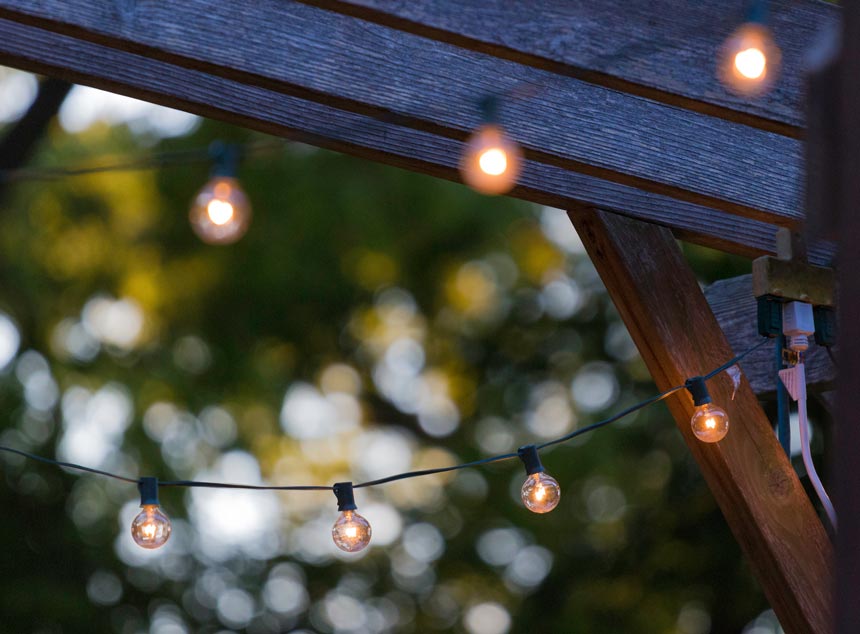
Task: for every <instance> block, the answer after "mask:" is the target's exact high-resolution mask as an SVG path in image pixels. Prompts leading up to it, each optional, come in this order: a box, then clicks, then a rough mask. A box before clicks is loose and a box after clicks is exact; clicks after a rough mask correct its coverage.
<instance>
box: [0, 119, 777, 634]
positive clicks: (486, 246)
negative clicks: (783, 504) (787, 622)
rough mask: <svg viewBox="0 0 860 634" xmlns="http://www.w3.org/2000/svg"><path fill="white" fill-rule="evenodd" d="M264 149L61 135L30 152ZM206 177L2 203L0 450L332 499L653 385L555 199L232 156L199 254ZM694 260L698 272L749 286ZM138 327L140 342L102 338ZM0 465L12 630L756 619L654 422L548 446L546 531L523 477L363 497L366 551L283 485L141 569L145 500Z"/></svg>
mask: <svg viewBox="0 0 860 634" xmlns="http://www.w3.org/2000/svg"><path fill="white" fill-rule="evenodd" d="M256 138H259V136H258V135H255V134H253V133H250V132H247V131H243V130H236V129H230V128H227V127H225V126H223V125H221V124H217V123H214V122H204V123H203V124H202V125H200V126H199V127H198V128H197V129H196V130H195V131H194V132H193V133H191V134H189V135H187V136H185V137H182V138H176V139H168V140H159V139H152V138H147V137H145V136H141V135H140V134H135V133H133V132H132V131H131V130H130V129H129V128H128V127H126V126H115V127H109V126H105V125H97V126H94V127H91V128H90V129H89V130H87V131H86V132H84V133H80V134H75V135H73V134H68V133H66V132H63V131H62V130H61V129H60V128H59V127H58V126H57V127H55V128H54V129H52V131H51V134H50V137H49V139H47V142H46V143H45V146H44V147H43V148H42V150H41V151H40V152H39V153H38V155H37V156H36V157H35V159H34V164H35V165H41V166H54V165H69V164H75V163H79V162H85V161H89V160H93V159H100V160H101V159H102V158H103V157H107V156H118V157H127V156H138V155H142V154H145V153H147V152H151V151H160V150H167V149H182V148H189V147H201V146H206V145H207V144H208V143H210V142H211V141H213V140H215V139H227V140H231V141H247V140H252V139H256ZM207 171H208V166H207V165H205V164H198V165H182V166H175V167H171V168H165V169H161V170H158V171H139V172H123V173H111V174H96V175H89V176H80V177H75V178H67V179H62V180H55V181H50V182H22V183H19V184H17V185H15V186H14V187H13V188H11V189H10V190H9V192H8V194H7V196H6V199H5V201H4V203H3V208H2V210H0V222H2V231H0V260H2V262H0V310H2V311H3V312H4V313H6V314H8V315H9V316H11V317H12V318H13V319H14V320H15V322H16V323H17V325H18V327H19V330H20V334H21V339H22V341H21V345H20V349H19V351H18V354H17V357H16V359H14V360H12V361H11V362H10V363H9V364H8V365H7V366H6V368H5V369H4V370H3V371H2V373H0V404H2V410H0V411H2V417H0V429H2V436H0V438H1V439H2V443H3V444H7V445H14V446H18V447H22V448H26V449H29V450H31V451H34V452H37V453H40V454H43V455H49V456H54V455H58V452H59V454H60V455H62V456H64V457H69V456H71V457H80V456H84V457H88V456H89V457H91V458H92V459H96V460H98V461H99V463H98V465H93V466H103V467H104V468H109V469H115V470H119V471H122V472H124V473H128V474H130V475H133V476H137V475H150V474H152V475H157V476H159V477H161V478H162V479H172V478H190V477H197V476H200V475H201V474H204V475H205V474H209V475H210V476H211V477H216V476H213V475H212V474H216V475H217V474H219V473H220V474H221V475H222V476H226V477H231V478H232V479H233V480H240V481H247V480H246V477H251V476H253V473H251V476H247V474H248V473H249V472H248V470H247V469H245V470H244V471H243V470H242V469H239V470H238V471H236V470H234V471H231V470H230V468H229V465H230V464H234V463H236V461H238V463H241V464H243V465H247V464H248V458H249V456H253V457H254V458H255V459H256V461H257V462H256V463H255V462H254V461H253V460H251V462H252V463H253V464H257V463H258V464H259V469H260V472H261V477H262V478H263V479H264V480H266V481H269V482H272V483H280V484H287V483H289V484H302V483H331V482H334V481H336V480H338V479H346V478H350V477H351V478H354V479H356V480H359V479H362V478H364V477H368V476H370V475H374V476H375V475H380V474H381V472H391V469H393V468H396V467H398V466H400V467H401V468H403V467H405V468H420V467H426V466H432V465H437V464H448V463H450V462H454V461H465V460H470V459H476V458H479V457H481V456H483V455H487V454H488V453H496V452H502V451H510V450H513V449H515V448H516V447H517V446H518V445H519V444H522V443H525V442H527V441H529V440H530V439H535V438H537V439H541V438H546V437H552V436H557V435H561V434H562V433H565V432H566V431H568V430H570V429H572V428H573V427H574V426H577V425H580V426H581V425H585V424H588V423H589V422H592V421H594V420H597V419H599V418H600V417H602V416H604V415H607V414H610V413H612V412H613V411H616V410H618V409H620V408H621V407H623V406H625V405H628V404H630V403H632V402H635V401H637V400H639V399H641V398H643V397H646V396H648V395H650V394H652V393H653V392H654V391H655V388H654V386H653V384H652V383H651V381H650V379H649V377H648V374H647V372H646V370H645V369H644V367H643V364H642V363H641V361H640V359H639V357H638V356H637V355H636V353H635V349H633V348H632V344H631V342H630V340H629V338H628V336H627V334H626V332H625V330H624V328H623V326H622V325H621V323H620V321H619V318H618V316H617V314H616V313H615V311H614V309H613V308H612V306H611V303H610V302H609V300H608V298H607V296H606V294H605V291H604V289H603V287H602V285H601V283H600V281H599V279H598V278H597V276H596V274H595V271H594V269H593V268H592V266H591V264H590V262H589V261H588V258H587V257H586V256H585V255H584V254H583V253H582V250H581V248H580V247H578V246H577V244H576V240H575V236H573V234H572V232H571V230H570V229H569V227H567V226H566V225H565V224H564V218H563V216H559V214H560V212H553V211H551V210H540V209H535V208H534V207H532V206H530V205H527V204H524V203H522V202H519V201H515V200H511V199H506V198H486V197H482V196H479V195H477V194H475V193H473V192H470V191H469V190H467V189H466V188H464V187H462V186H460V185H456V184H452V183H448V182H443V181H439V180H434V179H431V178H426V177H422V176H418V175H414V174H410V173H406V172H403V171H399V170H396V169H392V168H388V167H384V166H380V165H375V164H371V163H366V162H362V161H358V160H355V159H352V158H348V157H345V156H340V155H336V154H332V153H329V152H324V151H318V150H315V149H313V148H308V147H305V146H301V145H296V144H289V145H285V146H284V149H283V150H278V151H272V152H268V153H266V154H265V155H263V156H257V157H252V158H251V159H249V160H247V161H246V162H245V163H244V164H243V166H242V167H241V171H240V178H241V182H242V183H243V186H244V188H245V189H246V191H247V192H248V193H249V195H250V198H251V200H252V202H253V205H254V218H253V222H252V225H251V229H250V231H249V232H248V234H247V235H246V236H245V237H244V239H242V240H241V241H240V242H239V243H237V244H235V245H233V246H228V247H212V246H207V245H204V244H202V243H201V242H199V241H198V240H197V239H196V237H195V236H194V234H193V233H192V231H191V229H190V227H189V225H188V222H187V212H188V206H189V202H190V201H191V199H192V197H193V195H194V193H195V191H196V190H197V189H198V188H199V187H200V186H202V184H203V183H204V182H205V181H206V179H207ZM560 219H561V220H560ZM689 255H690V257H691V259H692V261H693V262H694V265H695V266H696V267H697V270H698V271H699V272H700V274H701V275H702V278H703V280H708V279H712V278H716V277H727V276H730V275H734V274H737V273H740V272H744V271H745V270H746V268H747V267H748V263H747V262H742V261H738V260H733V259H731V258H728V257H726V256H723V255H721V254H716V253H714V252H710V251H705V250H702V249H690V251H689ZM120 300H122V301H120ZM129 307H131V308H129ZM139 316H142V317H143V321H142V322H141V323H139V324H137V325H138V326H140V327H139V328H138V329H137V331H135V333H134V337H133V339H134V340H133V341H127V340H123V339H122V338H121V337H119V338H117V337H118V336H113V339H112V338H111V335H110V333H108V334H105V333H104V332H101V333H100V332H99V331H98V327H100V326H99V324H101V327H103V328H108V329H109V328H111V327H114V326H117V323H118V324H119V326H120V327H125V326H128V323H132V325H134V323H135V319H136V318H138V317H139ZM111 320H113V321H111ZM114 322H117V323H114ZM93 324H95V326H94V325H93ZM703 370H705V368H703ZM99 403H102V405H99ZM104 403H107V404H108V405H104ZM103 405H104V406H103ZM126 406H127V409H128V411H127V412H125V410H124V409H123V407H126ZM105 412H107V413H105ZM123 417H125V419H126V423H127V425H126V423H123V424H118V423H117V422H116V421H117V420H119V419H122V418H123ZM99 448H102V450H101V451H100V450H99ZM0 460H2V465H3V469H2V473H3V485H2V486H0V502H2V507H0V508H2V518H3V520H2V522H0V540H2V543H3V544H4V545H5V549H4V554H3V556H2V557H0V632H9V633H13V634H21V633H26V632H40V633H41V632H123V633H126V632H128V633H132V632H146V631H151V632H162V633H165V634H167V633H173V632H220V631H248V632H289V631H293V630H298V631H320V632H387V631H390V632H432V631H450V632H474V633H476V634H493V633H494V632H498V633H501V632H504V631H511V632H559V633H570V632H591V633H596V632H601V633H609V632H625V633H643V634H662V633H666V634H669V633H677V634H705V633H707V632H713V633H715V634H721V633H730V632H732V633H734V632H739V631H741V630H742V629H743V628H744V627H745V626H746V625H747V624H748V623H750V622H752V621H753V620H754V619H755V618H756V617H757V616H758V615H759V614H760V613H761V612H762V611H763V610H765V609H766V604H765V601H764V599H763V597H762V595H761V592H760V590H759V588H758V587H757V585H756V583H755V581H754V580H753V579H752V577H751V574H750V572H749V571H748V568H747V566H746V565H745V563H744V562H743V560H742V557H741V555H740V552H739V549H738V547H737V545H736V544H735V542H734V541H733V539H732V537H731V535H730V533H729V531H728V529H727V527H726V526H725V523H724V522H723V520H722V517H721V515H720V513H719V511H718V510H717V509H716V507H715V505H714V502H713V500H712V498H711V496H710V494H709V492H708V491H707V488H706V487H705V485H704V483H703V482H702V480H701V478H700V476H699V474H698V471H697V468H696V466H695V464H694V463H693V462H692V461H691V459H690V457H689V455H688V452H687V451H686V449H685V447H684V445H683V442H682V441H681V439H680V436H679V434H678V433H677V431H676V430H675V427H674V423H673V421H672V419H671V417H670V416H669V414H668V412H667V410H666V409H665V407H664V406H663V405H658V406H655V407H652V408H650V409H647V410H645V411H643V412H641V413H640V414H638V415H636V416H632V417H630V418H629V419H628V420H625V421H622V422H620V423H618V424H616V425H614V426H611V427H609V428H607V429H604V430H601V431H599V432H597V433H594V434H593V435H591V436H589V437H586V438H583V439H581V440H580V441H579V442H575V443H571V444H570V445H568V446H563V447H559V448H557V449H555V450H553V451H551V452H547V453H546V455H545V456H544V463H545V464H546V466H547V469H548V470H549V472H550V473H552V474H553V475H554V476H555V477H556V478H557V479H558V480H559V481H560V482H561V485H562V491H563V496H562V502H561V504H560V506H559V508H558V509H556V510H555V511H554V512H553V513H551V514H548V515H546V516H537V515H532V514H530V513H528V512H527V511H525V510H524V509H523V507H522V505H521V504H520V503H519V501H518V499H517V497H518V487H519V485H520V483H521V482H522V480H523V478H524V474H523V473H522V469H521V467H520V465H519V464H515V463H514V462H506V463H502V464H499V465H494V466H493V467H490V468H486V469H482V470H476V471H470V472H463V473H461V474H459V475H457V476H451V477H446V478H438V479H433V478H428V479H426V480H425V479H422V480H416V481H410V482H406V483H398V484H392V485H386V486H383V487H379V488H377V489H375V490H372V491H361V492H360V493H359V494H358V503H359V508H360V510H364V509H365V508H367V509H368V512H367V513H366V515H367V516H368V517H369V519H370V520H371V522H374V517H376V518H377V519H376V521H375V524H374V528H375V531H376V535H377V538H376V539H377V541H376V542H374V546H373V547H372V548H371V549H369V551H368V552H367V554H366V556H363V557H359V558H357V559H355V560H344V559H342V558H339V557H338V556H336V555H335V554H334V553H333V552H332V548H333V547H331V546H330V537H329V534H328V530H329V526H330V524H331V523H333V522H334V519H335V517H336V510H335V505H334V497H333V496H331V495H325V494H317V493H310V494H307V493H290V494H284V495H282V496H271V497H273V498H274V500H275V502H276V506H275V511H274V515H272V514H271V512H270V515H267V516H266V518H267V519H266V520H265V522H264V524H265V526H258V525H257V524H259V522H258V523H257V524H254V522H252V521H251V520H250V519H249V520H248V523H249V525H250V524H253V525H254V526H256V528H254V529H253V530H251V529H247V530H246V529H245V527H244V526H243V524H242V521H243V514H245V513H247V514H248V517H250V516H251V515H252V514H253V513H254V512H258V511H260V508H262V507H264V506H266V505H268V504H269V502H268V501H269V500H270V499H271V498H270V497H269V496H267V495H266V494H256V493H252V494H247V495H245V497H242V496H241V495H240V494H233V493H228V494H226V495H221V496H219V497H217V498H204V497H203V496H201V497H195V495H196V494H195V493H191V492H188V491H177V490H166V491H164V493H163V500H162V502H163V506H164V508H165V510H166V511H167V513H168V514H169V515H170V516H171V517H172V518H173V520H174V531H175V532H174V537H173V538H172V539H171V543H170V544H169V545H168V547H166V548H165V549H164V552H163V553H156V554H154V555H152V556H151V557H150V556H146V557H143V556H142V555H140V554H139V553H134V554H132V555H129V554H128V552H130V551H129V548H133V547H129V546H128V543H129V542H130V538H129V536H128V524H129V519H130V515H129V514H130V513H131V514H133V513H134V512H135V507H136V504H137V499H136V498H135V496H136V491H135V490H134V487H133V486H129V485H126V484H123V483H119V482H113V481H108V480H103V479H99V478H96V477H93V476H88V475H78V474H71V473H64V472H62V471H61V470H59V469H56V468H51V467H48V466H44V465H40V464H36V463H31V462H23V461H21V460H19V459H17V458H15V457H13V456H7V455H3V456H0ZM231 460H232V462H231ZM401 463H402V464H401ZM219 469H220V471H219ZM251 472H253V469H251ZM248 495H250V496H255V495H259V497H257V498H254V497H251V498H250V499H251V500H252V501H251V502H250V503H249V504H250V506H248V504H245V503H240V500H248V499H249V498H248V497H247V496H248ZM232 499H236V500H237V502H236V504H237V505H238V506H237V507H234V506H232V505H231V500H232ZM207 500H208V501H207ZM254 500H259V502H255V501H254ZM243 504H245V505H244V506H243ZM207 505H208V506H207ZM257 505H259V508H256V506H257ZM213 508H214V511H213V510H212V509H213ZM267 508H268V507H267ZM191 509H198V511H199V512H194V513H193V512H192V511H191ZM207 509H209V510H208V511H207ZM374 509H376V515H374V514H372V513H371V511H372V510H374ZM212 512H215V514H216V515H218V518H215V519H212ZM207 513H208V514H207ZM219 518H220V519H219ZM222 520H223V521H224V522H225V523H224V526H225V527H226V528H224V531H226V533H229V534H228V535H227V536H226V537H225V538H224V542H223V544H222V547H221V548H220V550H218V549H215V550H213V549H212V548H211V547H210V546H209V545H207V543H204V542H206V540H207V539H211V540H215V539H216V538H217V537H218V531H219V530H220V528H219V526H220V524H219V522H220V521H222ZM231 522H232V523H231ZM389 524H390V525H389ZM227 529H229V531H228V530H227ZM230 531H232V533H230ZM243 531H245V532H243ZM255 531H256V532H255ZM226 533H225V534H226ZM273 535H274V537H273ZM243 539H244V540H246V541H247V542H248V543H247V544H244V545H243V543H242V540H243ZM231 540H232V541H231ZM267 540H268V541H267ZM272 540H274V541H272ZM380 541H381V542H382V543H380ZM213 543H214V542H213ZM144 554H145V555H148V554H146V553H144ZM506 615H509V618H510V622H509V623H508V621H507V616H506ZM759 622H761V619H759ZM762 627H764V626H762ZM768 631H770V630H768V629H762V630H756V632H757V633H760V632H762V633H763V632H768ZM774 631H775V630H774Z"/></svg>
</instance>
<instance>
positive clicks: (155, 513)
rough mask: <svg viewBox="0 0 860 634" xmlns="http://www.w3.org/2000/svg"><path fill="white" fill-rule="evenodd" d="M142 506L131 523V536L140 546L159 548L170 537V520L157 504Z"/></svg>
mask: <svg viewBox="0 0 860 634" xmlns="http://www.w3.org/2000/svg"><path fill="white" fill-rule="evenodd" d="M142 508H143V510H142V511H141V512H140V513H138V515H137V517H135V518H134V520H133V521H132V523H131V537H132V539H134V541H135V543H136V544H137V545H138V546H140V547H142V548H147V549H150V550H151V549H154V548H161V547H162V546H164V544H165V543H166V542H167V540H168V539H169V538H170V531H171V526H170V520H169V519H168V517H167V515H165V514H164V512H163V511H162V510H161V508H160V507H159V506H158V505H157V504H145V505H144V506H143V507H142Z"/></svg>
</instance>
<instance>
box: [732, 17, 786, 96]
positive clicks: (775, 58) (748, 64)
mask: <svg viewBox="0 0 860 634" xmlns="http://www.w3.org/2000/svg"><path fill="white" fill-rule="evenodd" d="M720 57H721V59H720V79H721V80H722V81H723V83H724V84H725V85H726V87H728V88H729V89H730V90H732V91H733V92H735V93H738V94H739V95H744V96H755V95H760V94H762V93H764V92H766V91H767V90H768V89H769V88H770V87H771V86H772V85H773V82H774V80H775V79H776V76H777V74H778V72H779V65H780V59H781V57H782V55H781V53H780V50H779V47H777V45H776V43H775V42H774V40H773V36H772V35H771V32H770V29H768V28H767V27H766V26H764V25H763V24H758V23H756V22H748V23H746V24H743V25H741V27H740V28H738V30H737V31H735V32H734V33H732V34H731V35H730V36H729V38H728V39H727V40H726V41H725V43H724V44H723V49H722V52H721V54H720Z"/></svg>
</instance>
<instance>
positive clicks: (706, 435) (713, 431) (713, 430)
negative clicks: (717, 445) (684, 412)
mask: <svg viewBox="0 0 860 634" xmlns="http://www.w3.org/2000/svg"><path fill="white" fill-rule="evenodd" d="M690 425H691V426H692V428H693V433H694V434H695V435H696V438H698V439H699V440H701V441H702V442H708V443H712V442H719V441H721V440H722V439H723V438H725V437H726V434H727V433H729V416H728V414H726V412H725V410H723V409H722V408H721V407H717V406H716V405H714V404H713V403H707V404H705V405H699V406H698V407H697V408H696V411H695V413H694V414H693V417H692V418H691V419H690Z"/></svg>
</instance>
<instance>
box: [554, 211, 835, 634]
mask: <svg viewBox="0 0 860 634" xmlns="http://www.w3.org/2000/svg"><path fill="white" fill-rule="evenodd" d="M570 217H571V220H572V221H573V224H574V226H575V227H576V229H577V231H578V233H579V236H580V238H581V239H582V242H583V244H584V245H585V248H586V251H587V252H588V254H589V255H590V256H591V260H592V262H594V265H595V267H596V268H597V271H598V272H599V273H600V276H601V278H602V279H603V282H604V283H605V284H606V288H607V290H608V291H609V294H610V296H611V297H612V299H613V301H614V302H615V305H616V307H617V308H618V311H619V313H620V314H621V317H622V318H623V319H624V322H625V324H626V325H627V329H628V330H629V331H630V334H631V336H632V337H633V340H634V341H635V342H636V345H637V346H638V348H639V352H640V353H641V355H642V358H643V360H644V361H645V363H646V365H647V366H648V368H649V370H650V372H651V375H652V376H653V378H654V381H655V383H656V384H657V388H658V389H660V390H665V389H668V388H670V387H672V386H675V385H679V384H682V383H683V382H684V380H685V379H686V378H687V377H690V376H694V375H698V374H702V373H703V372H705V371H707V370H709V369H710V368H713V367H716V366H718V365H720V364H721V363H723V362H724V361H726V359H729V358H731V357H732V355H733V351H732V349H731V347H730V346H729V343H728V341H726V338H725V336H723V333H722V331H721V330H720V326H719V324H718V323H717V320H716V319H715V318H714V315H713V313H712V312H711V310H710V308H709V307H708V304H707V301H706V300H705V297H704V295H703V294H702V292H701V291H700V290H699V286H698V283H697V282H696V278H695V276H694V275H693V272H692V270H691V269H690V267H689V266H688V265H687V263H686V262H685V260H684V258H683V255H682V254H681V252H680V249H679V248H678V246H677V244H676V243H675V241H674V240H673V239H672V236H671V234H670V233H669V232H668V231H666V230H665V229H661V228H659V227H655V226H653V225H647V224H644V223H641V222H638V221H634V220H630V219H626V218H622V217H619V216H616V215H613V214H608V213H606V212H601V211H592V210H583V209H579V210H573V211H571V212H570ZM708 387H709V389H710V392H711V395H712V396H713V398H714V401H715V402H717V403H719V404H720V406H722V407H724V408H725V409H726V411H727V412H728V414H729V418H730V420H731V421H732V422H731V428H730V431H729V434H728V436H726V438H725V439H724V440H722V441H721V442H719V443H717V444H713V445H709V444H705V443H701V442H698V441H697V440H696V439H695V437H694V436H693V434H692V431H691V429H690V416H691V415H692V413H693V403H692V399H690V397H689V396H688V395H687V394H686V392H680V393H678V394H677V395H675V396H671V397H669V398H668V399H667V400H666V403H667V405H668V407H669V410H670V411H671V413H672V415H673V417H674V418H675V422H676V423H677V425H678V428H679V429H680V431H681V434H682V435H683V436H684V440H685V441H686V442H687V445H688V446H689V448H690V451H691V453H692V454H693V457H694V458H695V459H696V461H697V462H698V464H699V467H700V468H701V470H702V474H703V475H704V477H705V480H706V481H707V483H708V485H709V486H710V488H711V491H712V492H713V494H714V497H715V498H716V501H717V503H718V504H719V506H720V508H721V509H722V511H723V515H724V516H725V518H726V521H727V523H728V524H729V526H730V528H731V529H732V532H733V533H734V535H735V538H736V539H737V540H738V542H739V544H740V545H741V548H742V549H743V551H744V553H745V554H746V557H747V559H748V560H749V562H750V565H751V567H752V569H753V571H754V572H755V574H756V576H757V577H758V579H759V582H760V583H761V585H762V588H763V589H764V592H765V595H766V596H767V598H768V601H769V602H770V604H771V606H772V607H773V609H774V611H775V612H776V615H777V617H778V618H779V621H780V623H781V624H782V626H783V628H784V629H785V631H786V632H790V633H792V634H812V633H813V632H814V633H816V634H826V633H828V632H830V631H831V630H830V625H831V616H832V605H831V593H830V575H831V561H832V546H831V544H830V541H829V539H828V537H827V534H826V533H825V530H824V527H823V525H822V524H821V522H820V521H819V519H818V516H817V515H816V513H815V510H814V509H813V507H812V504H811V503H810V501H809V498H808V497H807V495H806V493H805V492H804V489H803V487H802V486H801V484H800V481H799V480H798V478H797V476H796V475H795V473H794V470H793V469H792V468H791V465H790V464H789V462H788V460H787V458H786V456H785V452H783V450H782V448H781V447H780V446H779V443H778V442H777V439H776V436H775V435H774V433H773V428H772V427H771V424H770V421H768V419H767V417H766V416H765V414H764V412H763V411H762V409H761V407H760V406H759V404H758V401H757V399H756V396H755V394H754V393H753V391H752V389H751V388H750V386H749V383H747V382H746V381H743V382H742V385H741V387H740V389H739V390H738V393H737V395H736V397H735V400H734V401H732V400H731V393H732V386H731V381H730V379H729V378H728V377H727V376H725V375H720V376H719V377H715V378H714V379H712V380H711V381H709V385H708ZM704 546H705V545H704V544H703V547H704Z"/></svg>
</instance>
